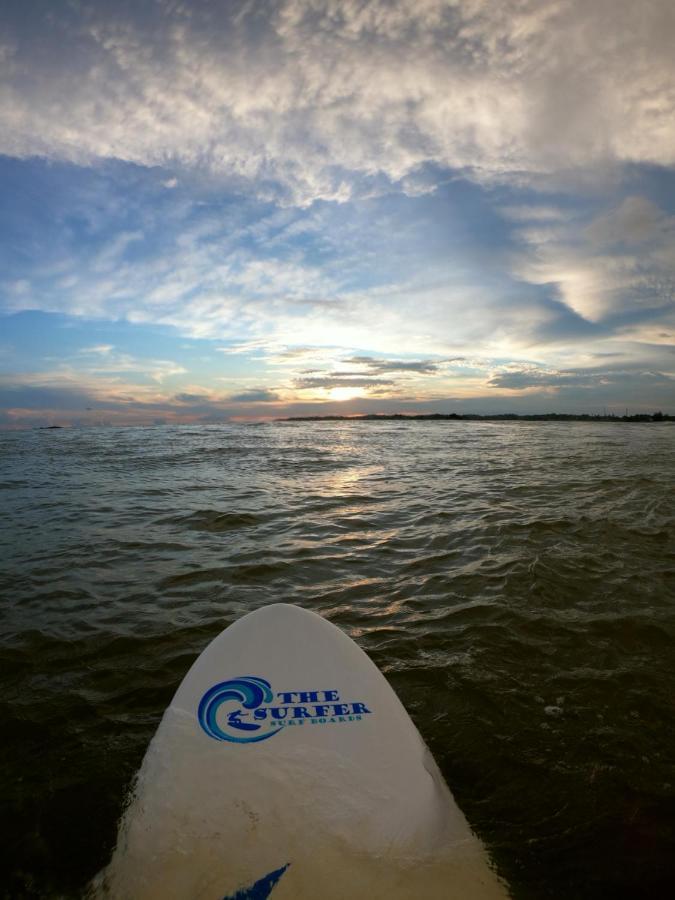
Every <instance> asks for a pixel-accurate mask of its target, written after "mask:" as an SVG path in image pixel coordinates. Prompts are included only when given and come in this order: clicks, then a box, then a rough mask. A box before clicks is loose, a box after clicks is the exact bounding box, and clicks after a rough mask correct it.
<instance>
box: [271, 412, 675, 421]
mask: <svg viewBox="0 0 675 900" xmlns="http://www.w3.org/2000/svg"><path fill="white" fill-rule="evenodd" d="M276 421H277V422H392V421H394V422H400V421H404V422H408V421H411V422H418V421H425V422H439V421H440V422H513V421H515V422H675V416H670V415H667V414H666V413H662V412H654V413H638V414H636V415H633V416H614V415H596V416H594V415H590V414H587V413H583V414H578V415H577V414H575V413H538V414H537V413H533V414H531V415H530V414H524V415H519V414H517V413H501V414H500V413H497V414H495V415H491V416H481V415H478V414H477V413H428V414H424V415H422V414H420V415H413V414H410V415H408V414H405V413H367V414H364V415H356V416H287V417H285V418H280V419H277V420H276Z"/></svg>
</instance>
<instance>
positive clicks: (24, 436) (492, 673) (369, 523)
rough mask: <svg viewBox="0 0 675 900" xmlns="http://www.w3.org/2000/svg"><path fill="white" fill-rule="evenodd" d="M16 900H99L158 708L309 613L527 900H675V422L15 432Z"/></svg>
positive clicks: (11, 618) (3, 540)
mask: <svg viewBox="0 0 675 900" xmlns="http://www.w3.org/2000/svg"><path fill="white" fill-rule="evenodd" d="M0 503H1V504H2V519H1V521H0V546H1V558H2V571H1V575H0V595H1V604H0V615H1V617H2V628H1V631H0V664H1V675H0V678H1V685H0V686H1V690H0V704H1V706H2V741H1V742H0V754H1V766H0V778H1V779H2V780H1V783H0V796H1V798H2V800H1V802H2V804H3V807H4V808H5V809H4V813H5V815H4V821H5V823H6V825H5V834H4V837H3V840H2V842H0V856H1V858H0V884H1V885H2V887H1V888H0V891H1V893H0V896H3V897H11V898H16V897H40V898H57V897H78V896H81V895H82V891H83V890H84V886H85V885H86V883H87V882H88V880H89V879H90V878H91V877H92V876H93V875H94V874H95V873H96V872H97V871H98V870H99V869H100V868H101V867H102V866H103V865H105V863H106V862H107V860H108V858H109V855H110V852H111V850H112V847H113V846H114V843H115V838H116V828H117V821H118V818H119V816H120V814H121V812H122V809H123V804H124V800H125V796H126V793H127V790H128V788H129V786H130V784H131V781H132V779H133V776H134V773H135V772H136V770H137V769H138V767H139V765H140V762H141V760H142V758H143V755H144V752H145V749H146V747H147V744H148V742H149V740H150V738H151V737H152V734H153V732H154V730H155V728H156V726H157V724H158V722H159V719H160V717H161V715H162V712H163V710H164V708H165V706H166V705H167V704H168V702H169V701H170V699H171V696H172V694H173V692H174V691H175V689H176V687H177V685H178V684H179V682H180V680H181V679H182V677H183V675H184V674H185V672H186V671H187V669H188V668H189V666H190V664H191V663H192V661H193V660H194V658H195V657H196V655H197V654H198V653H199V652H200V651H201V650H202V649H203V648H204V646H205V645H206V644H207V643H208V641H209V640H211V639H212V638H213V637H215V635H216V634H217V633H218V632H219V631H220V630H221V629H222V628H223V627H224V626H225V625H226V624H228V623H229V622H232V621H233V620H234V619H236V618H238V617H239V616H241V615H242V614H244V613H246V612H247V611H249V610H252V609H255V608H257V607H259V606H261V605H264V604H267V603H271V602H275V601H280V600H282V601H286V602H291V603H297V604H300V605H302V606H305V607H307V608H309V609H313V610H315V611H317V612H319V613H321V614H322V615H324V616H326V617H327V618H328V619H330V620H331V621H332V622H334V623H335V624H336V625H339V626H340V627H341V628H342V629H344V630H345V631H346V632H347V633H348V634H350V635H351V636H352V637H353V638H354V639H355V640H356V641H357V642H358V643H359V644H360V645H361V646H362V647H363V649H364V650H366V652H367V653H369V654H370V656H371V657H372V659H373V660H374V661H375V662H376V663H377V664H378V666H380V668H381V669H382V670H383V672H384V673H385V675H386V676H387V678H388V679H389V681H390V682H391V684H392V685H393V687H394V688H395V689H396V691H397V692H398V694H399V696H400V697H401V699H402V700H403V702H404V704H405V705H406V707H407V708H408V710H409V712H410V713H411V715H412V717H413V719H414V720H415V722H416V724H417V726H418V728H419V729H420V731H421V733H422V735H423V737H424V738H425V740H426V741H427V743H428V744H429V746H430V748H431V750H432V752H433V753H434V756H435V757H436V759H437V761H438V763H439V765H440V768H441V770H442V772H443V774H444V775H445V777H446V780H447V781H448V783H449V785H450V787H451V789H452V791H453V793H454V795H455V797H456V799H457V801H458V802H459V804H460V806H461V807H462V808H463V810H464V812H465V813H466V815H467V818H468V819H469V821H470V822H471V824H472V826H473V827H474V829H475V830H476V832H477V833H478V834H479V835H480V836H481V837H482V838H483V840H484V841H485V842H486V844H487V845H488V847H489V848H490V851H491V853H492V856H493V858H494V860H495V862H496V864H497V866H498V867H499V871H500V873H501V874H502V875H503V876H504V877H505V878H506V879H507V881H508V882H509V884H510V886H511V891H512V894H513V897H514V898H516V900H519V898H522V900H530V898H531V900H545V898H555V900H591V898H592V900H600V898H610V897H611V898H631V900H637V898H648V900H660V898H664V900H665V898H670V897H672V896H675V767H674V757H675V705H674V702H673V698H674V697H675V653H674V652H673V638H674V637H675V531H674V528H673V525H674V519H675V426H672V425H670V424H668V423H654V424H621V423H616V424H614V423H590V424H589V423H577V422H568V423H554V422H538V423H528V422H511V423H490V422H332V423H329V422H325V423H276V424H267V425H260V426H247V425H223V426H203V427H202V426H200V427H195V426H183V427H164V426H157V427H153V428H100V429H95V428H92V429H81V430H76V429H64V430H50V431H24V432H3V433H0Z"/></svg>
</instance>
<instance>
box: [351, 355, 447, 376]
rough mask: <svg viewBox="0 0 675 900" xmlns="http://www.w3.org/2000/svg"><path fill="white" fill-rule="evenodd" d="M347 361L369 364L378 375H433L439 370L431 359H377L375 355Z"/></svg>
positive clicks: (355, 357) (352, 357)
mask: <svg viewBox="0 0 675 900" xmlns="http://www.w3.org/2000/svg"><path fill="white" fill-rule="evenodd" d="M345 362H347V363H352V364H354V365H360V366H368V368H369V369H370V371H371V372H373V373H374V374H377V375H380V374H383V373H385V372H417V373H419V374H420V375H433V374H434V373H435V372H438V365H437V364H436V363H433V362H430V361H429V360H416V361H404V360H401V359H375V357H373V356H351V357H349V359H346V360H345Z"/></svg>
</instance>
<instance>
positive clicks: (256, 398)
mask: <svg viewBox="0 0 675 900" xmlns="http://www.w3.org/2000/svg"><path fill="white" fill-rule="evenodd" d="M228 399H229V400H231V401H232V402H233V403H275V402H277V401H279V400H280V399H281V398H280V397H279V395H278V394H275V392H274V391H268V390H266V389H265V388H255V389H252V390H250V391H242V393H241V394H233V395H232V396H231V397H228Z"/></svg>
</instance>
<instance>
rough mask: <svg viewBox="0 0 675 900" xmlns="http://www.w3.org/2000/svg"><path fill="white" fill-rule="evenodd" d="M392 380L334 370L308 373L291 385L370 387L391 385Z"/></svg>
mask: <svg viewBox="0 0 675 900" xmlns="http://www.w3.org/2000/svg"><path fill="white" fill-rule="evenodd" d="M393 384H394V382H393V381H391V380H387V379H383V378H368V377H365V376H351V375H341V374H340V373H338V372H336V373H333V374H331V375H316V376H314V375H308V376H306V377H303V378H296V379H295V380H294V381H293V387H295V388H296V389H297V390H301V391H304V390H309V389H312V390H313V389H317V388H336V387H340V388H366V389H367V388H370V387H384V386H387V387H389V386H391V385H393Z"/></svg>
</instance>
